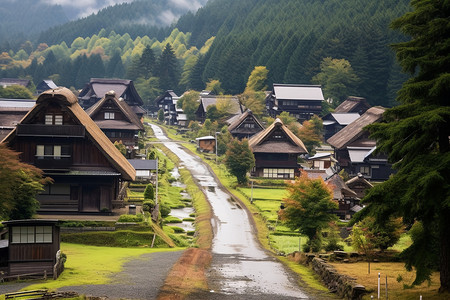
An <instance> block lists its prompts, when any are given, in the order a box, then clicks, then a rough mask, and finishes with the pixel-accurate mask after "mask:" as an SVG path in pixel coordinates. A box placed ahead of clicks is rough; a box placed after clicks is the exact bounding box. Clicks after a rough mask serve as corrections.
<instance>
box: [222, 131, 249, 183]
mask: <svg viewBox="0 0 450 300" xmlns="http://www.w3.org/2000/svg"><path fill="white" fill-rule="evenodd" d="M225 165H226V167H227V169H228V171H229V172H230V174H232V175H233V176H236V178H237V181H238V184H246V183H247V182H248V178H247V173H248V172H250V170H251V169H252V168H253V167H254V166H255V157H254V156H253V153H252V151H251V150H250V147H249V145H248V140H247V139H243V140H242V141H240V140H238V139H232V140H231V142H230V144H229V145H228V150H227V152H226V159H225Z"/></svg>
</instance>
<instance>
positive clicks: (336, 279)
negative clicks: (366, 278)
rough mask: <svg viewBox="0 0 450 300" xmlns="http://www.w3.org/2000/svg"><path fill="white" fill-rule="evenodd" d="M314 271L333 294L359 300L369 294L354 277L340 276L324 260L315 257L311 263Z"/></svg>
mask: <svg viewBox="0 0 450 300" xmlns="http://www.w3.org/2000/svg"><path fill="white" fill-rule="evenodd" d="M311 266H312V268H313V270H314V271H315V272H316V273H317V274H318V275H319V276H320V278H321V279H322V281H323V282H324V283H325V285H326V286H327V287H328V289H329V290H330V291H331V292H335V293H336V294H337V295H338V296H339V297H342V298H345V299H352V300H358V299H361V298H362V296H363V295H364V294H365V293H367V291H366V288H365V287H364V286H362V285H360V284H358V283H357V282H356V280H355V279H354V278H352V277H349V276H346V275H342V274H339V273H338V272H337V271H336V269H335V268H334V267H333V266H331V265H329V264H327V263H326V262H325V261H324V260H323V259H321V258H318V257H315V258H313V259H312V261H311Z"/></svg>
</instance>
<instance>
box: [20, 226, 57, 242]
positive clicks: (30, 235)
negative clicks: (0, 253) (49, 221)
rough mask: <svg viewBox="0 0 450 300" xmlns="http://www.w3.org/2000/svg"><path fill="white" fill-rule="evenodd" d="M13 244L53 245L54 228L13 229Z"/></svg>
mask: <svg viewBox="0 0 450 300" xmlns="http://www.w3.org/2000/svg"><path fill="white" fill-rule="evenodd" d="M11 229H12V234H11V235H12V237H11V243H12V244H34V243H51V242H52V241H53V232H52V226H15V227H12V228H11Z"/></svg>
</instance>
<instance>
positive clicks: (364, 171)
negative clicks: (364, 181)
mask: <svg viewBox="0 0 450 300" xmlns="http://www.w3.org/2000/svg"><path fill="white" fill-rule="evenodd" d="M359 172H360V173H361V174H363V175H370V167H369V166H363V167H359Z"/></svg>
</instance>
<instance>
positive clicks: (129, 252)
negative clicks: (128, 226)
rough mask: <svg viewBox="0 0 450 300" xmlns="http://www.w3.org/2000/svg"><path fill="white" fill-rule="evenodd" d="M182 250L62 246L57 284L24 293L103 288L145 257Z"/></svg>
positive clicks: (52, 282) (42, 284)
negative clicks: (126, 266) (127, 265)
mask: <svg viewBox="0 0 450 300" xmlns="http://www.w3.org/2000/svg"><path fill="white" fill-rule="evenodd" d="M180 249H181V248H170V249H169V248H164V249H151V248H114V247H96V246H86V245H79V244H68V243H61V251H62V252H63V253H65V254H66V255H67V261H66V263H65V270H64V272H63V273H62V274H61V275H60V276H59V277H58V279H56V280H47V281H43V282H40V283H36V284H33V285H30V286H28V287H27V288H26V290H35V289H50V290H54V289H58V288H61V287H63V286H71V285H84V284H106V283H108V282H109V281H110V276H111V275H112V274H113V273H117V272H120V271H121V270H122V266H123V264H124V263H125V262H126V261H128V260H130V259H133V258H136V257H138V256H140V255H142V254H144V253H154V252H163V251H177V250H180Z"/></svg>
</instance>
